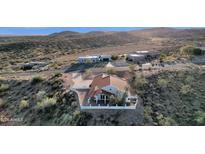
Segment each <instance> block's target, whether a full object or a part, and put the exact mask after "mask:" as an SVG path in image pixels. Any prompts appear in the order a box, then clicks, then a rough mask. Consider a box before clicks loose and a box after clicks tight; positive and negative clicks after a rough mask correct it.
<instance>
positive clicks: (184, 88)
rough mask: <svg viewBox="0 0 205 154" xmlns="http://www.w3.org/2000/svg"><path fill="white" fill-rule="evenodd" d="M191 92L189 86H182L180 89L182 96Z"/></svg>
mask: <svg viewBox="0 0 205 154" xmlns="http://www.w3.org/2000/svg"><path fill="white" fill-rule="evenodd" d="M191 92H192V88H191V86H190V85H183V86H182V87H181V89H180V93H182V94H183V95H186V94H189V93H191Z"/></svg>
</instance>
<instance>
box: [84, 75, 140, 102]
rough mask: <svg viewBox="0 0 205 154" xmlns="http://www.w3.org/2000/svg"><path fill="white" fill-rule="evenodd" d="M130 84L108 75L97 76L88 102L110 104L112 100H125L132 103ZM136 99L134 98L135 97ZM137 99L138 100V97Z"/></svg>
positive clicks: (92, 84) (90, 90) (91, 86)
mask: <svg viewBox="0 0 205 154" xmlns="http://www.w3.org/2000/svg"><path fill="white" fill-rule="evenodd" d="M128 90H129V89H128V83H127V82H126V81H125V80H123V79H121V78H119V77H117V76H111V75H106V74H101V75H98V76H96V77H95V78H94V79H93V81H92V83H91V85H90V89H89V91H88V94H87V97H86V98H87V102H88V103H90V104H93V103H95V104H110V103H113V102H111V97H112V98H123V97H125V102H123V103H126V101H127V103H130V102H131V98H130V93H129V91H128ZM133 97H134V96H133ZM135 99H136V100H137V98H136V96H135Z"/></svg>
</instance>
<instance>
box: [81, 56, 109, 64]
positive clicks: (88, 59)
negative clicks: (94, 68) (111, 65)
mask: <svg viewBox="0 0 205 154" xmlns="http://www.w3.org/2000/svg"><path fill="white" fill-rule="evenodd" d="M100 61H111V55H91V56H83V57H78V62H79V63H89V62H90V63H96V62H100Z"/></svg>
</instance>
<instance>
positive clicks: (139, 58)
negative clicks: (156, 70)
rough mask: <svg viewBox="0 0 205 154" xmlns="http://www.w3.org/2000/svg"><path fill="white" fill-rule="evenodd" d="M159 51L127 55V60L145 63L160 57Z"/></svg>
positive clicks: (137, 52) (136, 52)
mask: <svg viewBox="0 0 205 154" xmlns="http://www.w3.org/2000/svg"><path fill="white" fill-rule="evenodd" d="M159 55H160V53H159V52H158V51H134V52H132V53H130V54H128V55H127V59H128V60H130V61H134V62H144V61H149V60H151V59H155V58H157V57H159Z"/></svg>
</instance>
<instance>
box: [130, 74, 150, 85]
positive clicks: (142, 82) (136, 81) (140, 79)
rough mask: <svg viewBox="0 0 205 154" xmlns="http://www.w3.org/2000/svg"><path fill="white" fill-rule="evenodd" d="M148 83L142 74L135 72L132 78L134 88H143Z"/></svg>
mask: <svg viewBox="0 0 205 154" xmlns="http://www.w3.org/2000/svg"><path fill="white" fill-rule="evenodd" d="M147 83H148V81H147V79H146V78H145V77H144V76H143V75H139V74H137V75H136V76H135V78H134V80H133V86H134V87H135V88H137V87H138V88H143V87H144V86H145V85H146V84H147Z"/></svg>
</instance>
